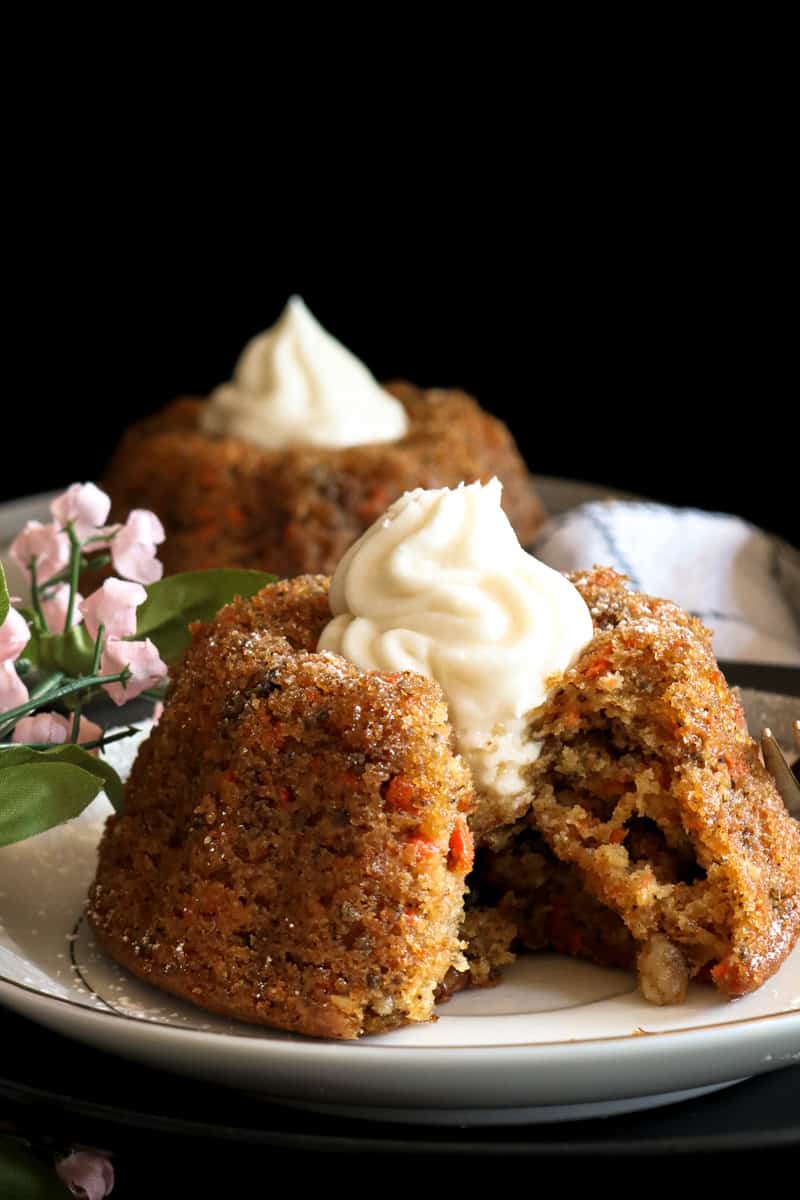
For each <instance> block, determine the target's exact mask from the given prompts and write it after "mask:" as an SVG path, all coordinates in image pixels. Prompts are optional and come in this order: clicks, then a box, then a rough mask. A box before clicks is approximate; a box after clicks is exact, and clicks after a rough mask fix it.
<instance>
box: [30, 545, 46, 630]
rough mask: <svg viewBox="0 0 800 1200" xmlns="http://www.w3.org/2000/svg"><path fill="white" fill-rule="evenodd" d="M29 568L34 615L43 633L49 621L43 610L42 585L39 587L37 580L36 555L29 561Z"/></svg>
mask: <svg viewBox="0 0 800 1200" xmlns="http://www.w3.org/2000/svg"><path fill="white" fill-rule="evenodd" d="M28 570H29V571H30V573H31V608H32V609H33V615H34V616H35V618H36V627H37V629H39V630H40V631H41V632H42V633H47V622H46V621H45V619H44V613H43V612H42V602H41V597H40V596H39V591H40V587H39V584H38V583H37V582H36V557H35V556H34V557H33V558H32V559H31V561H30V562H29V563H28Z"/></svg>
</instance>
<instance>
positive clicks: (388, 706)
mask: <svg viewBox="0 0 800 1200" xmlns="http://www.w3.org/2000/svg"><path fill="white" fill-rule="evenodd" d="M326 593H327V581H325V580H321V579H312V578H306V579H297V580H292V581H290V582H286V583H280V584H276V585H274V586H272V587H270V588H267V589H265V590H264V591H263V592H262V593H261V594H260V595H259V596H257V597H255V598H254V599H253V600H252V601H247V602H244V601H237V602H235V603H234V604H232V605H230V606H229V607H228V608H227V609H223V610H222V612H221V613H220V615H219V617H218V618H217V619H216V620H215V621H214V622H212V623H210V624H207V625H197V626H195V627H194V629H193V641H192V644H191V646H190V647H189V649H188V651H187V654H186V657H185V660H184V664H183V666H182V669H181V670H180V671H179V673H178V675H177V677H176V680H175V682H174V685H173V688H172V692H171V695H170V697H169V700H168V703H167V705H166V711H165V712H164V715H163V716H162V718H161V721H160V722H159V724H158V725H157V727H156V728H155V729H154V731H153V733H152V734H151V736H150V737H149V738H148V740H147V741H146V743H145V744H144V745H143V746H142V748H141V750H140V752H139V755H138V757H137V759H136V763H135V765H134V768H133V772H132V775H131V778H130V781H129V783H128V785H127V788H126V806H125V811H124V813H123V814H122V815H119V816H115V817H112V818H111V819H110V820H109V822H108V825H107V827H106V830H105V832H104V835H103V839H102V843H101V846H100V857H99V865H98V871H97V876H96V880H95V883H94V886H93V888H92V892H91V896H90V904H89V909H88V914H89V920H90V922H91V924H92V926H93V928H94V930H95V933H96V935H97V938H98V940H99V943H100V945H101V946H102V947H103V949H104V950H106V951H107V952H108V953H109V954H110V955H111V956H112V957H113V958H115V959H116V960H117V961H118V962H120V963H122V964H123V965H124V966H125V967H127V968H128V969H129V970H131V971H133V972H134V974H136V975H138V976H140V977H141V978H143V979H145V980H147V981H148V982H150V983H154V984H157V985H158V986H159V987H161V988H164V989H165V990H167V991H170V992H173V993H174V994H175V995H177V996H180V997H182V998H184V999H187V1000H191V1001H193V1002H195V1003H197V1004H199V1005H201V1006H203V1007H204V1008H207V1009H210V1010H212V1011H215V1012H218V1013H223V1014H225V1015H228V1016H233V1017H237V1018H239V1019H242V1020H245V1021H251V1022H257V1023H262V1024H266V1025H273V1026H278V1027H280V1028H283V1029H288V1030H293V1031H296V1032H301V1033H306V1034H314V1035H319V1036H325V1037H336V1038H352V1037H356V1036H358V1035H359V1034H360V1033H363V1032H370V1031H376V1030H379V1029H383V1028H391V1027H392V1026H395V1025H399V1024H403V1023H405V1022H407V1021H411V1020H417V1021H418V1020H429V1019H430V1018H431V1015H432V1009H433V1003H434V994H435V990H436V988H437V986H438V985H439V983H440V982H441V980H442V979H443V978H444V977H445V976H446V975H447V973H448V971H450V969H451V968H456V969H460V968H461V967H462V966H463V965H464V964H463V960H462V958H461V949H460V942H459V940H458V929H459V924H460V920H461V915H462V911H463V894H464V878H465V874H466V872H467V870H468V869H469V866H470V853H469V851H470V839H469V833H468V829H467V823H466V818H467V813H468V812H469V810H470V809H471V807H472V804H473V799H474V797H473V792H472V786H471V781H470V778H469V774H468V771H467V768H466V767H465V765H464V764H463V762H462V760H461V759H460V758H459V757H457V756H456V755H455V754H454V753H453V750H452V747H451V731H450V727H449V725H448V723H447V711H446V706H445V704H444V700H443V698H442V694H441V691H440V689H439V688H438V686H437V685H436V684H434V683H431V682H429V681H428V680H426V679H423V678H421V677H419V676H413V675H409V674H398V675H393V676H382V675H378V674H363V673H361V672H359V671H357V670H356V668H355V667H352V666H350V664H348V663H347V662H345V661H344V660H343V659H341V658H338V657H336V656H334V655H326V654H314V653H309V651H308V649H307V647H309V646H313V644H314V643H315V641H316V636H317V629H318V626H319V624H320V621H321V620H323V613H324V611H326V610H327V599H326ZM304 647H306V648H304Z"/></svg>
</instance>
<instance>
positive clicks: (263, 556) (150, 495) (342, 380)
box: [104, 297, 544, 577]
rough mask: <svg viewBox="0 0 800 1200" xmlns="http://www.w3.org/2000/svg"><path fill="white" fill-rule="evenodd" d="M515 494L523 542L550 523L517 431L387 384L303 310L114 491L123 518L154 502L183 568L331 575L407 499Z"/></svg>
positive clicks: (138, 452) (441, 392) (166, 415)
mask: <svg viewBox="0 0 800 1200" xmlns="http://www.w3.org/2000/svg"><path fill="white" fill-rule="evenodd" d="M493 475H496V476H497V477H498V478H499V479H500V480H502V482H503V485H504V507H505V511H506V513H507V514H508V517H509V519H510V521H511V523H512V525H513V526H514V529H515V531H516V533H517V536H518V537H519V539H520V541H521V542H522V543H523V544H526V543H529V542H530V541H531V540H532V539H533V536H534V534H535V533H536V531H537V529H538V528H539V526H540V525H541V523H542V521H543V519H544V512H543V509H542V506H541V503H540V501H539V499H538V496H537V493H536V489H535V487H534V485H533V483H532V481H531V478H530V475H529V473H528V470H527V467H526V465H525V463H524V461H523V459H522V457H521V456H520V454H519V451H518V450H517V447H516V445H515V443H514V440H513V438H512V436H511V433H510V432H509V430H508V428H507V427H506V426H505V425H504V424H503V422H501V421H500V420H498V419H497V418H495V417H493V416H491V415H490V414H489V413H487V412H485V411H484V410H483V409H482V408H481V407H480V406H479V404H478V403H477V402H476V401H475V400H474V399H472V398H471V397H470V396H468V395H466V394H465V393H464V392H461V391H457V390H450V389H439V388H434V389H423V388H419V387H415V386H413V385H412V384H410V383H389V384H387V385H386V386H385V387H381V386H379V385H378V383H377V382H376V381H375V379H374V378H373V377H372V375H371V374H370V373H369V371H368V370H367V369H366V367H365V366H364V365H363V364H362V363H360V362H359V361H358V359H357V358H355V356H354V355H352V354H351V353H350V352H349V351H348V350H346V349H345V347H344V346H342V345H341V344H340V343H338V342H337V341H336V340H335V339H334V338H332V337H331V336H330V335H329V334H328V333H326V331H325V330H324V329H322V327H321V326H320V325H319V324H318V323H317V322H316V320H315V319H314V317H313V316H312V315H311V313H310V312H309V311H308V309H307V308H306V307H305V305H304V304H303V302H302V301H301V300H300V299H299V298H298V297H294V298H292V300H290V302H289V304H288V306H287V308H286V310H285V312H284V314H283V316H282V317H281V318H280V320H279V321H278V322H277V324H276V325H275V326H274V327H273V328H271V329H269V330H267V331H266V332H265V333H263V334H261V335H259V336H258V337H256V338H254V339H253V340H252V341H251V342H249V343H248V345H247V346H246V348H245V350H244V351H243V353H242V355H241V357H240V359H239V362H238V364H237V366H236V369H235V372H234V376H233V379H232V380H231V381H230V382H229V383H225V384H222V385H220V387H218V388H216V389H215V390H214V392H212V394H211V396H210V397H209V398H207V399H200V398H183V399H178V400H175V401H173V402H172V403H171V404H169V405H167V407H166V408H165V409H164V410H163V411H161V412H159V413H157V414H156V415H155V416H153V417H150V418H148V419H146V420H144V421H141V422H139V423H138V424H136V425H134V426H132V427H131V428H130V429H129V430H128V432H127V433H126V434H125V435H124V437H123V439H122V441H121V443H120V445H119V447H118V449H117V451H116V453H115V454H114V457H113V459H112V461H111V463H110V465H109V467H108V470H107V473H106V479H105V483H104V486H105V488H106V490H107V491H108V492H109V494H110V495H111V497H112V500H113V510H112V516H114V515H115V514H116V515H119V514H126V513H127V512H128V511H129V510H130V509H131V508H140V507H142V506H145V507H147V508H152V509H153V510H154V511H156V512H157V513H158V514H159V517H160V518H161V520H162V522H163V524H164V527H165V529H166V532H167V541H166V544H165V547H164V549H163V551H162V557H163V559H164V564H165V568H166V570H167V572H174V571H187V570H195V569H199V568H204V567H224V566H238V567H255V568H260V569H264V570H269V571H272V572H274V573H275V574H278V575H282V576H286V577H291V576H294V575H299V574H304V573H319V572H322V573H325V574H330V573H331V572H332V571H333V570H334V568H335V567H336V565H337V563H338V562H339V560H340V558H341V557H342V555H343V553H344V551H345V550H346V549H347V548H348V547H349V546H350V545H351V544H352V543H353V542H354V541H355V540H356V538H358V537H359V536H360V534H362V533H363V532H364V530H365V529H367V528H368V526H369V525H371V524H372V522H373V521H374V520H375V519H376V518H377V517H378V516H380V514H381V513H382V512H383V511H384V509H385V508H386V507H387V506H388V505H389V504H391V503H392V502H393V501H394V500H396V499H397V498H398V497H399V496H400V495H402V494H403V493H404V492H406V491H409V490H411V489H413V488H416V487H424V488H440V487H455V486H456V485H457V484H458V483H460V482H461V481H462V480H466V481H468V482H471V481H473V480H482V481H484V482H486V481H488V480H489V479H490V478H491V477H492V476H493Z"/></svg>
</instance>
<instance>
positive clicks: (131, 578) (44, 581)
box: [0, 483, 167, 744]
mask: <svg viewBox="0 0 800 1200" xmlns="http://www.w3.org/2000/svg"><path fill="white" fill-rule="evenodd" d="M110 508H111V501H110V499H109V497H108V496H107V495H106V494H105V493H104V492H102V491H101V490H100V488H98V487H96V486H95V485H94V484H93V483H86V484H79V483H75V484H73V485H72V486H71V487H70V488H68V489H67V490H66V491H65V492H64V493H63V495H61V496H58V497H57V498H56V499H55V500H53V502H52V503H51V505H50V511H51V513H52V515H53V520H52V521H51V522H50V523H48V524H42V523H41V522H40V521H28V523H27V524H26V525H25V527H24V529H23V530H22V531H21V533H19V534H18V535H17V537H16V538H15V539H14V541H13V542H12V544H11V557H12V558H13V559H14V561H15V562H16V563H17V565H18V566H19V567H20V568H21V569H22V571H23V572H24V573H25V574H26V575H27V576H28V578H29V579H30V580H31V581H32V583H34V584H35V588H36V592H37V594H38V596H39V601H40V611H41V614H42V615H43V617H44V620H45V622H46V624H47V629H48V630H49V632H50V633H53V634H59V633H62V632H65V628H66V624H67V616H68V613H69V611H70V591H71V589H70V584H68V583H66V582H64V580H63V579H61V580H58V579H55V578H54V577H57V576H59V575H63V573H64V572H65V569H66V568H67V567H68V565H69V564H70V562H71V557H72V554H73V553H74V552H75V543H76V542H77V544H78V545H79V547H80V552H81V553H82V554H84V555H86V556H90V555H91V554H93V553H94V552H96V551H99V550H108V551H109V553H110V556H111V562H112V564H113V566H114V569H115V570H116V572H117V574H118V575H120V576H121V577H122V578H120V579H117V578H109V579H106V581H105V582H104V583H103V584H102V586H101V587H99V588H98V589H97V590H96V591H94V592H93V593H92V594H91V595H90V596H88V597H86V598H84V597H83V596H81V595H80V593H77V592H76V594H75V596H74V597H73V603H72V615H71V620H70V624H71V625H72V626H75V625H78V624H80V622H81V621H83V623H84V625H85V627H86V630H87V632H88V634H89V636H90V637H91V639H92V640H93V641H94V642H95V643H96V642H97V640H98V638H99V637H101V636H102V642H101V647H100V674H101V675H117V674H120V673H123V672H126V673H127V674H126V678H125V679H124V681H118V682H113V683H107V684H103V685H102V686H103V687H104V688H105V690H106V691H107V692H108V694H109V695H110V696H111V698H112V700H114V702H115V703H116V704H118V705H121V704H125V703H126V702H127V701H128V700H131V699H133V698H134V697H135V696H138V695H139V694H140V693H141V692H142V691H144V690H145V689H146V688H150V687H153V686H154V685H155V684H157V683H159V682H160V681H161V680H163V679H164V678H165V677H166V674H167V667H166V664H165V663H164V662H163V661H162V659H161V657H160V656H159V653H158V650H157V649H156V647H155V646H154V644H153V643H152V642H151V641H150V639H149V638H145V639H144V640H142V641H133V640H129V639H131V638H132V637H133V635H135V633H136V610H137V608H138V607H139V605H141V604H143V603H144V601H145V600H146V598H147V592H146V591H145V589H144V587H143V586H142V584H149V583H154V582H155V581H156V580H158V579H160V578H161V576H162V574H163V566H162V564H161V563H160V562H159V560H158V558H157V557H156V548H157V546H158V545H160V543H161V542H163V540H164V529H163V527H162V525H161V522H160V521H159V519H158V517H156V515H155V514H154V513H151V512H147V511H146V510H144V509H134V510H133V511H132V512H131V513H130V514H129V516H128V519H127V521H125V523H124V524H122V525H106V524H105V522H106V520H107V519H108V514H109V511H110ZM88 561H89V562H90V563H91V558H89V559H88ZM51 581H52V582H51ZM30 637H31V633H30V630H29V627H28V622H27V621H26V620H25V618H24V617H23V616H22V615H21V614H20V613H19V612H17V610H16V609H15V608H13V607H12V608H10V609H9V611H8V614H7V616H6V619H5V621H4V622H3V624H2V625H0V720H1V719H2V713H3V712H5V711H9V710H11V709H14V708H17V707H19V706H20V705H23V704H25V703H26V702H27V701H28V698H29V695H28V689H27V688H26V686H25V684H24V683H23V681H22V679H21V678H20V676H19V674H18V672H17V669H16V666H15V663H16V661H17V659H18V658H19V657H20V655H21V654H22V652H23V650H24V649H25V647H26V645H27V644H28V642H29V640H30ZM69 730H70V723H69V722H68V720H67V719H66V718H64V717H61V716H59V714H58V713H47V712H43V713H36V714H35V715H33V716H27V717H23V718H22V719H21V720H20V721H18V723H17V726H16V729H15V732H14V741H16V742H25V743H37V744H38V743H58V742H63V741H65V740H66V739H67V738H68V737H69ZM100 735H101V731H100V730H99V727H98V726H96V725H93V724H92V722H91V721H87V720H85V719H82V720H81V728H80V734H79V740H80V741H84V742H85V741H94V740H96V739H97V738H98V737H99V736H100Z"/></svg>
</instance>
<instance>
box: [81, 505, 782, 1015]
mask: <svg viewBox="0 0 800 1200" xmlns="http://www.w3.org/2000/svg"><path fill="white" fill-rule="evenodd" d="M473 844H474V846H475V848H476V849H475V851H474V850H473ZM473 856H474V857H473ZM89 919H90V921H91V924H92V925H93V927H94V929H95V932H96V934H97V936H98V939H99V941H100V944H101V945H102V946H103V947H104V948H105V949H106V950H107V951H108V953H110V954H111V955H112V956H113V957H114V958H116V959H117V960H118V961H119V962H121V963H123V964H124V965H125V966H126V967H128V968H129V969H131V970H132V971H133V972H134V973H136V974H137V975H139V976H141V977H142V978H144V979H147V980H148V981H149V982H151V983H154V984H156V985H158V986H160V987H163V988H165V989H167V990H169V991H171V992H174V993H175V994H177V995H180V996H183V997H185V998H187V999H189V1000H193V1001H195V1002H196V1003H198V1004H200V1005H202V1006H204V1007H207V1008H210V1009H212V1010H214V1011H217V1012H222V1013H228V1014H230V1015H233V1016H237V1017H241V1018H243V1019H245V1020H249V1021H254V1022H260V1023H263V1024H266V1025H274V1026H278V1027H281V1028H285V1029H290V1030H294V1031H297V1032H301V1033H311V1034H318V1035H323V1036H330V1037H356V1036H358V1035H360V1034H362V1033H369V1032H373V1031H376V1030H381V1029H387V1028H391V1027H392V1026H396V1025H400V1024H404V1023H406V1022H409V1021H420V1020H428V1019H430V1018H431V1016H432V1015H433V1007H434V1004H435V1002H436V1000H437V999H442V998H444V997H446V996H447V995H448V994H450V993H451V992H452V991H454V990H456V989H457V988H459V987H461V986H465V985H467V984H473V985H479V984H486V983H491V982H493V981H494V980H495V979H496V978H497V976H498V972H500V971H501V970H502V968H503V966H504V965H505V964H506V963H509V962H511V961H512V960H513V958H514V956H515V955H516V954H517V953H519V952H520V951H522V950H525V949H538V948H542V947H551V948H554V949H557V950H560V951H563V952H564V953H568V954H580V955H584V956H586V957H588V958H590V959H592V960H593V961H595V962H599V963H603V964H610V965H615V966H621V967H628V968H631V969H635V970H637V971H638V975H639V980H640V985H641V988H642V991H643V993H644V995H645V996H646V997H648V998H649V999H651V1000H652V1001H654V1002H655V1003H659V1004H666V1003H676V1002H680V1001H681V1000H682V999H683V997H684V995H685V991H686V986H687V983H688V980H689V979H691V978H693V977H694V978H698V979H700V980H705V981H708V982H710V983H711V984H714V985H716V987H717V988H718V989H719V990H720V991H721V992H722V993H724V994H726V995H729V996H737V995H741V994H743V993H745V992H747V991H750V990H752V989H754V988H756V987H758V986H760V984H762V983H763V982H764V980H765V979H767V978H768V977H769V976H770V975H772V974H773V973H774V972H775V971H776V970H777V969H778V967H779V966H780V963H781V962H782V961H783V959H784V958H785V957H786V955H787V954H788V953H789V951H790V950H791V948H792V946H793V944H794V943H795V941H796V939H797V936H798V932H799V931H800V826H798V824H797V823H796V822H794V821H793V820H792V818H790V817H789V816H788V814H787V813H786V811H785V808H784V807H783V804H782V802H781V800H780V798H779V796H778V794H777V792H776V789H775V787H774V784H773V782H772V779H771V777H770V776H769V775H768V774H767V772H766V771H765V769H764V767H763V766H762V764H761V762H760V760H759V757H758V753H757V750H756V747H755V745H754V743H753V742H752V740H751V739H750V737H749V735H748V733H747V730H746V728H745V724H744V719H743V716H742V711H741V708H740V705H739V703H738V701H737V699H736V697H735V695H734V694H733V693H731V691H730V690H729V689H728V687H727V685H726V683H725V681H724V679H723V677H722V675H721V674H720V672H719V669H718V667H717V665H716V662H715V660H714V656H713V653H712V650H711V639H710V634H709V633H708V631H706V630H705V629H704V627H703V626H702V625H701V624H700V622H699V621H697V620H695V619H694V618H692V617H690V616H689V615H687V614H686V613H685V612H683V611H682V610H680V609H679V608H678V607H677V606H675V605H674V604H671V603H670V602H668V601H665V600H657V599H654V598H652V597H649V596H645V595H643V594H640V593H635V592H631V591H629V590H628V588H627V587H626V585H625V581H624V579H623V578H622V576H620V575H618V574H617V573H615V572H614V571H611V570H608V569H602V568H596V569H595V570H594V571H592V572H587V573H583V574H579V575H576V576H575V577H574V578H573V579H572V580H569V579H567V578H565V577H564V576H561V575H559V574H558V573H557V572H555V571H551V570H550V569H549V568H547V567H545V566H544V565H543V564H541V563H538V562H536V560H535V559H533V558H532V557H531V556H530V555H528V554H526V553H525V552H524V551H523V550H522V549H521V547H520V546H519V543H518V542H517V540H516V538H515V537H514V534H513V531H512V530H511V527H510V525H509V523H508V520H507V518H506V517H505V516H504V514H503V512H502V509H501V507H500V489H499V485H498V484H497V483H496V482H493V483H491V484H489V485H487V486H485V487H484V486H481V485H480V484H475V485H472V486H470V487H461V488H458V489H456V490H455V491H450V490H448V489H441V490H435V491H422V490H417V491H415V492H412V493H409V494H408V495H405V496H403V497H402V498H401V499H400V500H399V501H397V502H396V503H395V504H394V505H393V506H392V507H391V508H390V509H389V511H388V512H387V513H386V514H385V516H384V517H383V518H382V519H381V520H380V521H379V522H377V523H376V524H375V525H374V526H373V527H372V528H371V529H370V530H369V531H368V532H367V533H366V534H365V535H364V536H363V537H362V538H361V539H360V540H359V541H358V542H357V543H356V544H355V545H354V546H353V547H352V548H351V550H350V551H349V552H348V553H347V554H346V555H345V557H344V558H343V560H342V562H341V564H340V566H339V568H338V569H337V571H336V573H335V575H334V578H333V580H332V582H331V585H330V588H329V586H328V581H327V580H326V579H324V578H319V577H314V578H312V577H305V578H300V579H295V580H289V581H286V582H283V583H279V584H274V585H271V586H270V587H268V588H265V589H264V590H263V591H262V592H261V593H260V594H259V595H258V596H256V597H255V598H253V599H252V600H249V601H246V602H245V601H236V602H234V603H233V604H231V605H228V606H227V607H226V608H224V609H223V610H222V611H221V612H220V613H219V614H218V616H217V617H216V619H215V620H214V621H213V622H210V623H208V624H204V625H198V626H196V627H195V628H194V631H193V641H192V645H191V646H190V647H189V649H188V651H187V653H186V657H185V660H184V663H183V666H182V668H181V670H180V671H179V673H178V675H177V678H176V680H175V682H174V685H173V688H172V692H171V695H170V698H169V700H168V703H167V706H166V711H165V713H164V716H163V717H162V719H161V722H160V723H159V725H158V726H157V727H156V728H155V730H154V731H153V734H152V735H151V737H150V738H149V739H148V741H147V742H146V743H145V745H144V746H143V748H142V750H141V752H140V754H139V757H138V759H137V762H136V764H135V766H134V770H133V774H132V776H131V780H130V782H129V784H128V788H127V793H126V809H125V812H124V813H123V814H122V815H119V816H114V817H112V818H111V819H110V820H109V823H108V826H107V828H106V831H105V834H104V837H103V840H102V843H101V847H100V858H99V866H98V872H97V877H96V880H95V884H94V886H93V889H92V893H91V897H90V904H89Z"/></svg>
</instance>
